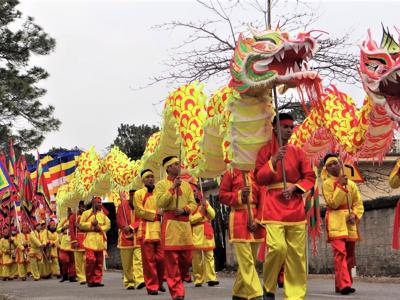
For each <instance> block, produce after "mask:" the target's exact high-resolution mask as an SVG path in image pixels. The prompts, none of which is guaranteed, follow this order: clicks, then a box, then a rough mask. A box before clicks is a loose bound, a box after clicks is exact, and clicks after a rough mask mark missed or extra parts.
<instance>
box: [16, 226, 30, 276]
mask: <svg viewBox="0 0 400 300" xmlns="http://www.w3.org/2000/svg"><path fill="white" fill-rule="evenodd" d="M30 232H31V230H30V228H29V225H28V224H27V223H25V222H24V223H22V232H20V233H18V235H17V237H16V239H15V241H16V243H17V255H16V261H17V264H18V276H19V278H21V280H22V281H25V280H26V275H27V273H28V266H29V257H28V251H29V233H30Z"/></svg>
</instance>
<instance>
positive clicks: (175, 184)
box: [172, 176, 182, 189]
mask: <svg viewBox="0 0 400 300" xmlns="http://www.w3.org/2000/svg"><path fill="white" fill-rule="evenodd" d="M181 183H182V179H181V177H180V176H176V177H175V179H174V184H173V185H172V188H173V189H176V188H178V187H180V186H181Z"/></svg>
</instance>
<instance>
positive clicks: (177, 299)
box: [173, 296, 185, 300]
mask: <svg viewBox="0 0 400 300" xmlns="http://www.w3.org/2000/svg"><path fill="white" fill-rule="evenodd" d="M173 300H185V297H184V296H178V297H176V298H174V299H173Z"/></svg>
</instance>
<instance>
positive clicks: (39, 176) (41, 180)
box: [35, 151, 51, 211]
mask: <svg viewBox="0 0 400 300" xmlns="http://www.w3.org/2000/svg"><path fill="white" fill-rule="evenodd" d="M35 193H36V195H42V196H43V198H44V200H45V202H46V204H47V206H48V207H49V208H50V211H51V206H50V193H49V189H48V187H47V181H46V178H45V177H44V172H43V167H42V164H41V162H40V154H39V151H38V160H37V167H36V185H35Z"/></svg>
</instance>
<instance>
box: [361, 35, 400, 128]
mask: <svg viewBox="0 0 400 300" xmlns="http://www.w3.org/2000/svg"><path fill="white" fill-rule="evenodd" d="M396 30H397V29H396ZM397 32H398V33H400V32H399V31H398V30H397ZM360 49H361V54H360V76H361V80H362V83H363V85H364V89H365V91H366V92H367V94H368V96H369V97H370V98H371V99H372V101H374V102H375V103H377V104H380V105H384V106H385V109H386V111H387V113H388V115H389V116H390V117H391V118H392V119H393V120H395V121H397V122H400V47H399V43H398V42H396V41H395V40H394V38H393V36H392V35H391V34H390V33H389V30H385V28H383V37H382V41H381V45H380V46H379V47H378V45H377V44H376V43H375V41H373V40H372V37H371V31H368V39H367V40H366V41H364V42H362V43H361V45H360Z"/></svg>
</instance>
